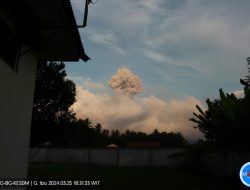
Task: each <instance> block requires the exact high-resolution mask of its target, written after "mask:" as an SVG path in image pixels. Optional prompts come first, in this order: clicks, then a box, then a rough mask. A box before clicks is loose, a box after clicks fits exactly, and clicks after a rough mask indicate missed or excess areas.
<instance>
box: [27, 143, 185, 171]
mask: <svg viewBox="0 0 250 190" xmlns="http://www.w3.org/2000/svg"><path fill="white" fill-rule="evenodd" d="M183 151H185V150H184V149H127V148H119V149H105V148H103V149H94V148H93V149H63V148H62V149H40V150H37V149H31V153H32V155H33V157H32V158H31V159H30V161H31V162H55V163H71V164H89V165H101V166H120V167H150V166H153V167H162V166H163V167H169V168H180V167H183V165H184V161H185V157H180V158H176V157H171V155H175V154H177V153H181V152H183Z"/></svg>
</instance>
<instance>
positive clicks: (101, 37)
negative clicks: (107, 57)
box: [87, 32, 126, 55]
mask: <svg viewBox="0 0 250 190" xmlns="http://www.w3.org/2000/svg"><path fill="white" fill-rule="evenodd" d="M87 37H88V39H89V40H91V41H92V42H94V43H97V44H102V45H106V46H108V47H110V48H112V49H113V50H115V51H116V52H118V53H119V54H121V55H126V52H125V50H123V49H122V48H121V47H119V45H118V39H117V37H116V36H115V34H113V33H104V34H102V33H97V32H89V33H87Z"/></svg>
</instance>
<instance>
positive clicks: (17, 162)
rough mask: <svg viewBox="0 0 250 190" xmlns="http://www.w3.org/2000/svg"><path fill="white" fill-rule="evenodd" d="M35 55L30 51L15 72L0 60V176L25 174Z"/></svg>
mask: <svg viewBox="0 0 250 190" xmlns="http://www.w3.org/2000/svg"><path fill="white" fill-rule="evenodd" d="M37 62H38V61H37V58H36V56H35V55H32V53H31V52H29V53H27V54H25V55H24V56H23V57H22V58H21V59H20V62H19V66H18V72H17V73H16V72H15V71H13V70H12V69H11V68H10V67H9V66H8V65H7V64H5V63H4V62H3V61H2V60H0V178H1V179H2V178H26V176H27V167H28V154H29V140H30V126H31V117H32V104H33V95H34V86H35V75H36V68H37Z"/></svg>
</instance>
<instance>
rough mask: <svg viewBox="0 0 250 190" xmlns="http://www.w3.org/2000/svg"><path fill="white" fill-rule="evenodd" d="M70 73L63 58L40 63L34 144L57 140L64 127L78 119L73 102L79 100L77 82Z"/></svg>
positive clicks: (34, 108)
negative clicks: (69, 76)
mask: <svg viewBox="0 0 250 190" xmlns="http://www.w3.org/2000/svg"><path fill="white" fill-rule="evenodd" d="M66 76H67V75H66V71H65V65H64V63H62V62H41V63H40V64H39V65H38V71H37V76H36V87H35V95H34V104H33V117H32V128H31V145H36V144H40V143H42V142H46V141H50V142H53V141H55V139H57V137H59V136H60V135H59V134H58V133H62V130H61V129H62V128H63V127H65V126H67V125H70V124H71V123H72V122H73V121H74V120H75V114H74V112H73V111H72V110H70V106H71V105H72V104H73V103H74V102H75V101H76V98H75V96H76V86H75V84H74V83H73V81H71V80H69V79H67V78H66ZM59 127H60V128H59ZM57 128H58V129H57Z"/></svg>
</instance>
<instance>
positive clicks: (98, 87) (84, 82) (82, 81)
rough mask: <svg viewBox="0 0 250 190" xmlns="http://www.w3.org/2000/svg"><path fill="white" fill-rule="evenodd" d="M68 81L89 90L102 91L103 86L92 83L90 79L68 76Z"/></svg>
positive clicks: (99, 83)
mask: <svg viewBox="0 0 250 190" xmlns="http://www.w3.org/2000/svg"><path fill="white" fill-rule="evenodd" d="M67 78H68V79H70V80H72V81H74V82H75V83H76V84H77V85H79V86H82V87H84V88H85V89H89V90H102V89H104V85H103V84H102V83H101V82H94V81H92V79H90V78H83V77H80V76H68V77H67Z"/></svg>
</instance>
